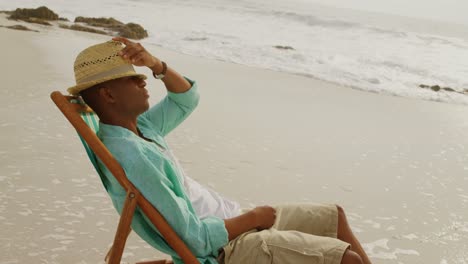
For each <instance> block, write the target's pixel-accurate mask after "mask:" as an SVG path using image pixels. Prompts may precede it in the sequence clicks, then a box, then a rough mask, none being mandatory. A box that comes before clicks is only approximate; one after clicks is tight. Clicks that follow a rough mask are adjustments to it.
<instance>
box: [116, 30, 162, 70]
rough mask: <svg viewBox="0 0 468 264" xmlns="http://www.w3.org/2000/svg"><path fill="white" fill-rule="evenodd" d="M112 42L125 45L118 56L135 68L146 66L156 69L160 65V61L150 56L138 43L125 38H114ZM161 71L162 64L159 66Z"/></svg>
mask: <svg viewBox="0 0 468 264" xmlns="http://www.w3.org/2000/svg"><path fill="white" fill-rule="evenodd" d="M112 40H114V41H119V42H122V43H123V44H125V48H123V49H122V50H121V51H120V52H119V55H120V56H121V57H122V58H123V59H124V60H126V61H128V62H129V63H131V64H133V65H135V66H146V67H149V68H153V67H156V66H158V65H160V64H161V61H160V60H159V59H158V58H156V57H154V56H153V55H151V53H149V52H148V51H147V50H146V49H145V48H144V47H143V46H142V45H141V44H140V43H135V42H133V41H130V40H128V39H126V38H122V37H115V38H112ZM161 70H162V64H161Z"/></svg>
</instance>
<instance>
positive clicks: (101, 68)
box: [67, 41, 146, 95]
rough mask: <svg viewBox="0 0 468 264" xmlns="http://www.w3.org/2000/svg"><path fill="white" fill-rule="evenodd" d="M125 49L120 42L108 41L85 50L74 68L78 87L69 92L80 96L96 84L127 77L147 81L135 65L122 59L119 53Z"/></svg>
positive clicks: (77, 58)
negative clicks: (137, 71) (136, 77)
mask: <svg viewBox="0 0 468 264" xmlns="http://www.w3.org/2000/svg"><path fill="white" fill-rule="evenodd" d="M123 47H124V46H123V44H122V43H120V42H118V41H108V42H105V43H101V44H97V45H94V46H91V47H89V48H87V49H85V50H83V51H82V52H81V53H80V54H78V56H77V57H76V60H75V65H74V67H73V68H74V71H75V80H76V85H75V86H73V87H70V88H68V89H67V91H68V92H69V93H70V94H72V95H78V94H79V92H81V91H83V90H85V89H88V88H90V87H92V86H94V85H96V84H99V83H103V82H105V81H109V80H113V79H117V78H121V77H127V76H138V77H140V78H142V79H146V75H143V74H138V73H136V72H135V69H134V68H133V65H132V64H130V63H128V62H127V61H125V60H124V59H122V57H120V55H119V54H118V52H119V51H120V50H122V49H123Z"/></svg>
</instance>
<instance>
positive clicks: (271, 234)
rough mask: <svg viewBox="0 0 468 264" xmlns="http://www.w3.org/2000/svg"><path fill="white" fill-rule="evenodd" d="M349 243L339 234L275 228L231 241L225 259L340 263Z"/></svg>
mask: <svg viewBox="0 0 468 264" xmlns="http://www.w3.org/2000/svg"><path fill="white" fill-rule="evenodd" d="M348 247H349V244H348V243H345V242H343V241H341V240H338V239H336V238H331V237H324V236H315V235H311V234H307V233H302V232H298V231H280V230H277V229H274V228H272V229H268V230H263V231H260V232H250V233H246V234H243V235H241V236H240V237H239V238H237V239H235V240H233V241H231V242H229V244H228V245H227V246H226V247H225V248H224V251H225V259H224V263H226V264H238V263H243V264H244V263H245V264H249V263H258V264H263V263H281V264H288V263H294V264H301V263H307V264H323V263H327V264H335V263H336V264H339V263H340V262H341V259H342V257H343V254H344V252H345V251H346V249H347V248H348Z"/></svg>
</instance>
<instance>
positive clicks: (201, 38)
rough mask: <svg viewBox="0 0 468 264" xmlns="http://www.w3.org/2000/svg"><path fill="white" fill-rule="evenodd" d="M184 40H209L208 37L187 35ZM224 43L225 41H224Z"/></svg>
mask: <svg viewBox="0 0 468 264" xmlns="http://www.w3.org/2000/svg"><path fill="white" fill-rule="evenodd" d="M184 40H188V41H204V40H208V38H207V37H186V38H184ZM223 44H224V43H223Z"/></svg>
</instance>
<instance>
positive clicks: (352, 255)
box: [341, 249, 364, 264]
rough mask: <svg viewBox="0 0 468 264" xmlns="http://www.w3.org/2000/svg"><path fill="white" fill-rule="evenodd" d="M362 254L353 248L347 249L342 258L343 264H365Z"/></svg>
mask: <svg viewBox="0 0 468 264" xmlns="http://www.w3.org/2000/svg"><path fill="white" fill-rule="evenodd" d="M363 263H364V262H362V258H361V256H359V255H358V254H357V253H356V252H354V251H352V250H349V249H348V250H346V252H345V253H344V254H343V258H342V259H341V264H363Z"/></svg>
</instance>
